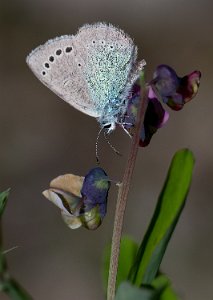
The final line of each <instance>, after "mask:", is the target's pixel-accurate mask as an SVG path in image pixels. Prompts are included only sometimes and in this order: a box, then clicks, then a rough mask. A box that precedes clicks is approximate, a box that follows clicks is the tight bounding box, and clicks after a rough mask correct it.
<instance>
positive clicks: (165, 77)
mask: <svg viewBox="0 0 213 300" xmlns="http://www.w3.org/2000/svg"><path fill="white" fill-rule="evenodd" d="M200 77H201V73H200V72H199V71H194V72H192V73H190V74H189V75H186V76H184V77H183V78H181V77H178V75H177V74H176V72H175V70H173V69H172V68H171V67H169V66H167V65H160V66H158V67H157V69H156V71H155V72H154V76H153V80H152V81H151V83H150V85H151V86H152V87H153V88H155V89H156V92H157V93H159V95H160V97H161V98H162V100H163V102H164V103H166V104H167V105H168V106H169V107H170V108H171V109H173V110H180V109H182V108H183V106H184V104H185V103H187V102H189V101H190V100H191V99H192V98H193V97H194V96H195V95H196V94H197V92H198V87H199V84H200ZM156 96H158V95H157V94H156Z"/></svg>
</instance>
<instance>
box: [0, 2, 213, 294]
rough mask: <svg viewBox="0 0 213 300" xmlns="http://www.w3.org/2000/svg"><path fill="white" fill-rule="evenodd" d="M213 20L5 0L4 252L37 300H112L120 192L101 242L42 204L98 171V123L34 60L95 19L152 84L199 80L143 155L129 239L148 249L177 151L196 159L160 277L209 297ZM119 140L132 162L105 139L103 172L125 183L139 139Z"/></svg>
mask: <svg viewBox="0 0 213 300" xmlns="http://www.w3.org/2000/svg"><path fill="white" fill-rule="evenodd" d="M212 11H213V2H212V1H209V0H202V1H201V0H198V1H192V0H189V1H183V0H174V1H168V0H155V1H154V0H140V1H139V0H131V1H127V0H122V1H120V0H119V1H116V0H108V1H105V0H78V1H75V0H37V1H33V0H13V1H9V0H1V2H0V39H1V42H0V91H1V97H0V103H1V107H0V141H1V151H0V190H4V189H6V188H8V187H11V188H12V191H11V195H10V201H9V203H8V207H7V210H6V212H5V215H4V220H3V221H4V222H3V225H4V226H3V229H4V247H5V249H9V248H11V247H13V246H19V248H18V249H16V250H14V251H12V252H10V253H8V255H7V257H8V261H9V265H10V271H11V273H12V274H13V275H14V276H15V277H16V278H17V279H18V280H19V281H20V282H21V283H22V284H23V285H24V286H25V287H26V289H27V290H28V291H29V292H30V293H31V294H32V295H33V297H34V299H37V300H47V299H51V300H56V299H61V300H64V299H72V300H78V299H88V300H90V299H104V295H103V289H102V280H101V271H100V267H101V260H102V258H101V256H102V252H103V248H104V246H105V244H106V243H107V242H109V241H110V239H111V234H112V226H113V216H114V210H115V200H116V188H115V187H113V188H112V189H111V191H110V196H109V202H108V214H107V216H106V218H105V220H104V222H103V224H102V226H101V227H100V228H99V229H98V230H97V231H95V232H89V231H87V230H86V229H80V230H76V231H71V230H69V229H68V228H67V227H66V226H65V225H64V223H63V221H62V219H61V217H60V212H59V210H58V209H57V208H56V207H54V206H53V205H52V204H51V203H50V202H48V201H47V200H45V199H44V198H43V196H42V195H41V192H42V191H43V190H44V189H45V188H47V187H48V184H49V181H50V180H51V179H52V178H54V177H56V176H58V175H60V174H64V173H69V172H72V173H75V174H79V175H84V174H85V173H86V172H87V171H88V170H89V169H90V168H91V167H93V166H94V165H95V140H96V136H97V132H98V128H99V127H98V123H97V122H96V120H95V119H93V118H91V117H88V116H86V115H84V114H82V113H80V112H78V111H77V110H75V109H73V108H72V107H70V106H69V105H68V104H66V103H65V102H63V101H62V100H60V99H59V98H58V97H57V96H56V95H55V94H53V93H52V92H51V91H50V90H48V89H47V88H46V87H45V86H43V85H42V84H41V83H40V82H39V81H38V80H37V79H36V78H35V76H34V75H33V74H32V72H31V71H30V70H29V69H28V67H27V65H26V63H25V57H26V55H27V54H28V53H29V52H30V51H31V50H32V49H33V48H35V47H36V46H38V45H39V44H42V43H44V42H45V41H46V40H48V39H49V38H53V37H55V36H60V35H62V34H73V33H76V31H77V29H78V27H80V26H81V25H82V24H84V23H92V22H96V21H106V22H111V23H112V24H114V25H118V26H119V27H120V28H122V29H123V30H125V31H126V32H127V33H129V34H130V36H131V37H133V38H134V40H135V43H136V44H137V45H138V47H139V57H140V58H145V59H146V61H147V67H146V71H147V73H146V77H147V79H150V78H151V75H152V73H153V71H154V69H155V67H156V66H157V65H158V64H160V63H165V64H169V65H171V66H172V67H174V68H175V69H176V70H177V72H178V74H179V75H185V74H187V73H189V72H191V71H193V70H194V69H198V70H200V71H201V72H202V80H201V87H200V91H199V94H198V96H197V97H196V98H195V99H194V100H193V101H192V102H191V103H190V104H188V105H186V106H185V108H184V110H183V111H180V112H177V113H172V112H171V114H170V120H169V122H168V124H167V126H165V127H164V128H163V129H161V130H160V131H159V132H158V133H157V135H155V136H154V137H153V140H152V141H151V144H150V146H149V147H147V148H146V149H140V151H139V154H138V159H137V165H136V169H135V172H134V178H133V181H132V187H131V191H130V195H129V201H128V207H127V211H126V216H125V227H124V232H125V233H127V234H129V235H132V236H133V237H134V238H135V239H136V240H137V241H138V242H139V241H140V240H141V238H142V236H143V234H144V232H145V229H146V227H147V225H148V222H149V219H150V217H151V215H152V212H153V209H154V206H155V203H156V199H157V196H158V194H159V192H160V189H161V186H162V183H163V181H164V178H165V175H166V172H167V168H168V165H169V162H170V160H171V157H172V155H173V153H174V152H175V151H176V150H178V149H180V148H182V147H189V148H190V149H192V150H193V152H194V154H195V157H196V167H195V171H194V176H193V184H192V187H191V191H190V194H189V197H188V201H187V204H186V207H185V210H184V212H183V215H182V216H181V219H180V222H179V224H178V226H177V229H176V231H175V234H174V236H173V238H172V240H171V242H170V245H169V248H168V251H167V252H166V255H165V258H164V261H163V264H162V268H163V270H164V272H166V273H167V274H168V276H169V277H170V278H171V279H172V281H173V284H174V287H175V289H176V291H177V292H178V293H179V295H180V296H181V299H187V300H188V299H193V300H200V299H205V300H206V299H212V297H213V291H212V279H213V270H212V269H213V234H212V231H213V217H212V216H213V199H212V180H213V158H212V147H213V143H212V138H211V136H212V134H211V130H212V125H213V122H212V111H213V101H212V90H211V83H212V68H213V59H212V57H213V38H212V37H213V30H212V29H213V19H212ZM168 110H169V109H168ZM110 138H111V142H112V143H113V145H115V146H116V147H117V148H118V149H119V150H120V151H121V152H122V154H123V156H122V158H120V157H118V156H116V155H115V154H114V153H113V152H112V151H111V149H110V148H109V147H108V145H107V144H106V142H104V141H103V142H102V143H101V146H100V156H101V162H102V167H104V168H105V169H106V171H107V172H108V174H109V175H110V177H111V178H113V179H115V180H121V178H122V173H123V170H124V166H125V164H126V159H127V154H128V150H129V146H130V140H129V138H128V136H127V135H126V134H125V133H124V132H123V131H122V130H121V129H117V130H116V131H115V132H114V133H113V134H112V136H111V137H110ZM0 299H7V298H6V297H5V296H3V295H0Z"/></svg>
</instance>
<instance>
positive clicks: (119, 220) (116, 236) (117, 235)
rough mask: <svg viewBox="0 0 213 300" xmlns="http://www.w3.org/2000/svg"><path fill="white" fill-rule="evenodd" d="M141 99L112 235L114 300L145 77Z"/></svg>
mask: <svg viewBox="0 0 213 300" xmlns="http://www.w3.org/2000/svg"><path fill="white" fill-rule="evenodd" d="M141 91H142V93H141V101H140V106H139V108H138V113H137V121H136V125H135V134H134V136H133V139H132V145H131V149H130V153H129V158H128V161H127V165H126V168H125V171H124V176H123V180H122V183H121V184H119V192H118V198H117V204H116V210H115V218H114V226H113V236H112V246H111V257H110V267H109V277H108V287H107V300H113V299H114V297H115V289H116V277H117V270H118V259H119V253H120V242H121V235H122V228H123V219H124V213H125V209H126V203H127V197H128V193H129V189H130V182H131V179H132V175H133V171H134V167H135V162H136V157H137V152H138V145H139V140H140V131H141V127H142V125H143V121H144V115H145V112H146V108H147V104H148V95H147V93H148V89H147V87H145V84H144V78H143V77H142V78H141Z"/></svg>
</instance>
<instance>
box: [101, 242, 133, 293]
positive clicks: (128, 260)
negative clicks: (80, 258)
mask: <svg viewBox="0 0 213 300" xmlns="http://www.w3.org/2000/svg"><path fill="white" fill-rule="evenodd" d="M137 251H138V245H137V243H136V242H134V241H133V240H132V239H130V238H129V237H127V236H125V237H122V239H121V246H120V256H119V263H118V273H117V281H116V287H117V286H118V285H119V284H120V283H121V282H122V281H125V280H126V279H127V277H128V274H129V272H130V269H131V267H132V264H133V262H134V261H135V258H136V254H137ZM110 253H111V245H108V246H107V247H106V248H105V250H104V263H103V265H104V268H103V281H104V290H105V291H106V289H107V281H108V275H109V264H110Z"/></svg>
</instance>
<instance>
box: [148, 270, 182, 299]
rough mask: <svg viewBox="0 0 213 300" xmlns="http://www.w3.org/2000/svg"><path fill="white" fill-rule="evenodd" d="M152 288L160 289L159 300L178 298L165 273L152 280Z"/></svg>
mask: <svg viewBox="0 0 213 300" xmlns="http://www.w3.org/2000/svg"><path fill="white" fill-rule="evenodd" d="M151 285H152V287H153V288H154V289H162V293H161V295H160V298H159V300H178V298H177V296H176V294H175V292H174V291H173V289H172V287H171V283H170V280H169V279H168V278H167V277H166V276H165V275H159V276H157V277H156V278H155V279H154V280H153V281H152V284H151Z"/></svg>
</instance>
